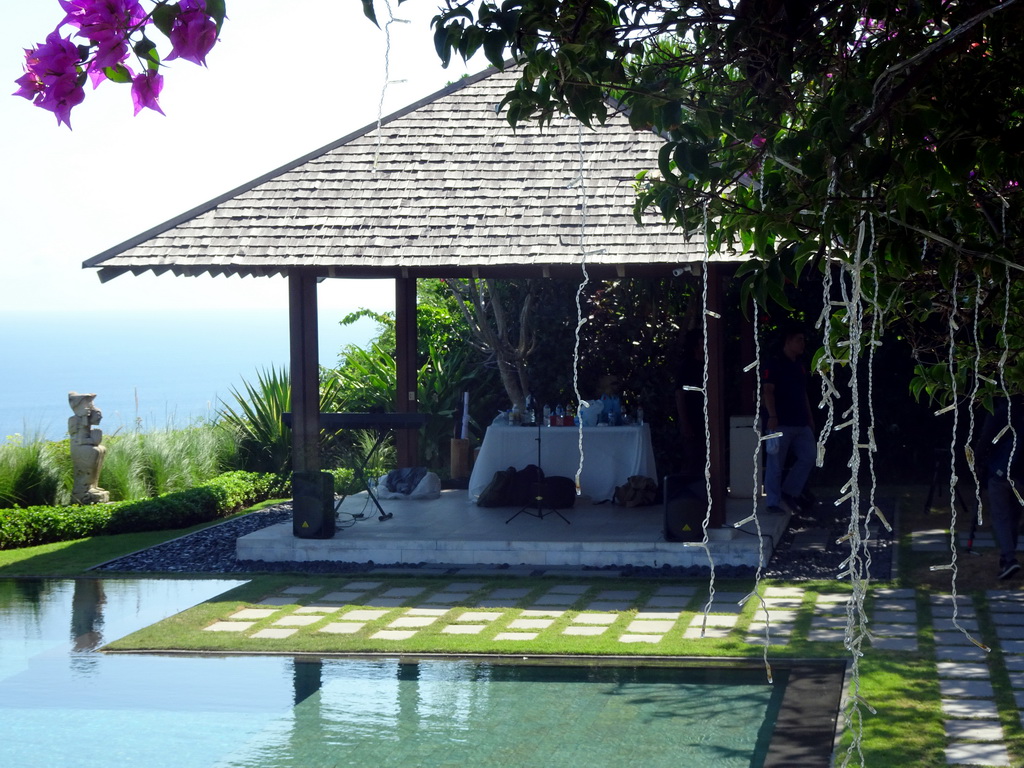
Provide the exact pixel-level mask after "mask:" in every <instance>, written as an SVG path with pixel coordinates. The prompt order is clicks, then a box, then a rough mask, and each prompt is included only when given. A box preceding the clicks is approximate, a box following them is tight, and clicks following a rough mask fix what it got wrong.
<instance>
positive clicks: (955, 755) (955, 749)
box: [946, 743, 1011, 768]
mask: <svg viewBox="0 0 1024 768" xmlns="http://www.w3.org/2000/svg"><path fill="white" fill-rule="evenodd" d="M946 764H947V765H964V764H966V765H986V766H991V767H992V768H1002V766H1008V765H1011V763H1010V753H1009V752H1007V751H1006V746H1005V745H1003V744H991V743H987V744H986V743H982V744H964V743H960V744H950V745H949V746H948V747H946Z"/></svg>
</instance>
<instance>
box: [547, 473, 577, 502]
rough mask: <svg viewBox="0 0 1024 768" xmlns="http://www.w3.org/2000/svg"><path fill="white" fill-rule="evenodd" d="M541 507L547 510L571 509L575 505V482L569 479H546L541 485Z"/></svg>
mask: <svg viewBox="0 0 1024 768" xmlns="http://www.w3.org/2000/svg"><path fill="white" fill-rule="evenodd" d="M541 487H542V488H543V490H542V492H541V495H542V497H543V506H545V507H547V508H549V509H572V507H573V506H574V505H575V504H576V481H575V480H573V479H572V478H569V477H558V476H554V477H548V478H545V479H544V481H543V482H542V483H541Z"/></svg>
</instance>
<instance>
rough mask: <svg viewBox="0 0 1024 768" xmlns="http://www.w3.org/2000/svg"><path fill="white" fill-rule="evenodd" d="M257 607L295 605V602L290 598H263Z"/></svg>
mask: <svg viewBox="0 0 1024 768" xmlns="http://www.w3.org/2000/svg"><path fill="white" fill-rule="evenodd" d="M259 605H295V601H294V600H293V599H292V598H290V597H264V598H263V599H262V600H260V601H259Z"/></svg>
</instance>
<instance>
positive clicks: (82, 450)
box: [68, 392, 110, 504]
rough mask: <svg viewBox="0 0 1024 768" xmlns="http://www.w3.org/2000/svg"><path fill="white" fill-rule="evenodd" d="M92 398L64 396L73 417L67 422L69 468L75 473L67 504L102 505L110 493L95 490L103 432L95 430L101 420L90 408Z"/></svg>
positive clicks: (101, 453) (97, 487) (72, 393)
mask: <svg viewBox="0 0 1024 768" xmlns="http://www.w3.org/2000/svg"><path fill="white" fill-rule="evenodd" d="M95 399H96V395H94V394H93V395H80V394H78V393H77V392H68V404H69V405H70V406H71V410H72V411H74V412H75V415H74V416H72V417H71V418H70V419H68V434H69V435H70V436H71V464H72V465H73V466H74V469H75V486H74V488H73V489H72V490H71V501H72V502H74V503H75V504H103V503H105V502H108V501H110V492H109V491H105V490H103V489H102V488H100V487H99V481H100V469H102V468H103V456H104V454H105V453H106V452H107V449H106V448H105V447H104V446H102V445H100V443H101V442H102V441H103V432H102V431H101V430H100V429H99V428H98V427H96V426H95V425H96V424H99V423H100V419H102V418H103V414H102V413H101V412H100V409H99V408H96V407H94V406H93V400H95Z"/></svg>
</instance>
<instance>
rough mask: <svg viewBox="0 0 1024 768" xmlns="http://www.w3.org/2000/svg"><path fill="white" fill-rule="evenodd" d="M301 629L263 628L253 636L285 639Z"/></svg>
mask: <svg viewBox="0 0 1024 768" xmlns="http://www.w3.org/2000/svg"><path fill="white" fill-rule="evenodd" d="M298 631H299V630H297V629H271V628H267V629H261V630H260V631H259V632H257V633H255V634H254V635H253V637H256V638H259V639H260V640H284V638H286V637H291V636H292V635H294V634H295V633H296V632H298Z"/></svg>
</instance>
